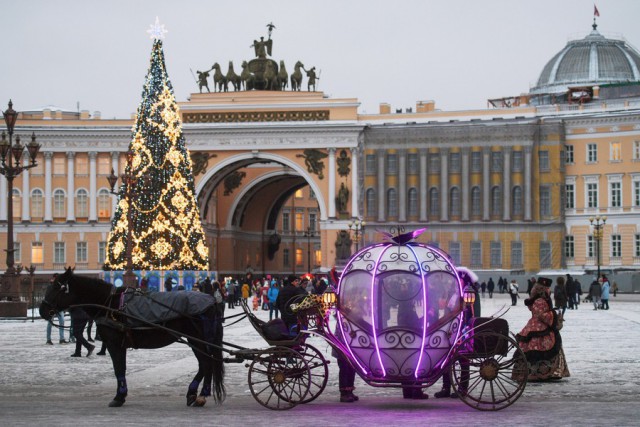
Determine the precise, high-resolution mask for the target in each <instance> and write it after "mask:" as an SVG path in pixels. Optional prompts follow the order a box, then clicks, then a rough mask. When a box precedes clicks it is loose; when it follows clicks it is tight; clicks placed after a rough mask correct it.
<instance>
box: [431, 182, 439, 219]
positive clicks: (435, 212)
mask: <svg viewBox="0 0 640 427" xmlns="http://www.w3.org/2000/svg"><path fill="white" fill-rule="evenodd" d="M439 214H440V193H438V189H437V188H435V187H433V188H432V189H431V190H429V216H430V217H432V218H434V219H437V218H438V216H439Z"/></svg>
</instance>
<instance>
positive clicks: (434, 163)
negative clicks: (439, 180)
mask: <svg viewBox="0 0 640 427" xmlns="http://www.w3.org/2000/svg"><path fill="white" fill-rule="evenodd" d="M429 173H431V174H435V173H440V153H430V154H429Z"/></svg>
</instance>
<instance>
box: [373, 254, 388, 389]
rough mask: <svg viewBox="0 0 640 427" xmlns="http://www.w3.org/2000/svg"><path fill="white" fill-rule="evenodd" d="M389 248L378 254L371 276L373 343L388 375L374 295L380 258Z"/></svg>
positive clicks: (384, 372) (383, 370) (379, 360)
mask: <svg viewBox="0 0 640 427" xmlns="http://www.w3.org/2000/svg"><path fill="white" fill-rule="evenodd" d="M386 250H387V248H386V247H385V248H383V249H382V250H381V251H380V255H378V259H377V260H376V263H375V266H374V267H373V276H372V278H371V326H372V327H373V345H374V346H375V349H376V356H377V357H378V363H380V367H381V368H382V376H383V377H386V376H387V371H386V369H384V365H383V364H382V357H381V356H380V346H379V345H378V333H377V329H376V314H375V312H376V310H375V308H376V304H374V303H377V302H378V301H376V300H374V299H373V298H374V296H375V292H374V286H373V285H374V284H375V280H376V276H377V274H378V265H379V264H380V259H381V258H382V255H384V253H385V251H386Z"/></svg>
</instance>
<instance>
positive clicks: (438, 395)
mask: <svg viewBox="0 0 640 427" xmlns="http://www.w3.org/2000/svg"><path fill="white" fill-rule="evenodd" d="M434 396H435V397H436V399H441V398H443V397H449V396H451V389H449V388H444V387H443V388H442V390H440V391H437V392H436V393H435V394H434Z"/></svg>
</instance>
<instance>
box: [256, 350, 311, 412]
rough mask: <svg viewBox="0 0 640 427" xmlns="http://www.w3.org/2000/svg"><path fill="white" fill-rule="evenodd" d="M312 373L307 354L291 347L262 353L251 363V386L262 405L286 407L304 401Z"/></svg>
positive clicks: (288, 407)
mask: <svg viewBox="0 0 640 427" xmlns="http://www.w3.org/2000/svg"><path fill="white" fill-rule="evenodd" d="M310 384H311V374H310V372H309V365H308V364H307V362H306V361H305V360H304V357H302V355H301V354H300V353H298V352H297V351H295V350H292V349H290V348H287V347H273V348H270V349H268V350H264V351H262V352H260V353H258V354H257V355H256V356H255V358H254V359H253V362H252V363H251V365H250V366H249V388H250V390H251V394H252V395H253V397H254V398H255V399H256V400H257V401H258V403H259V404H261V405H262V406H264V407H266V408H269V409H274V410H283V409H291V408H293V407H294V406H296V405H297V404H298V403H301V402H302V401H303V400H304V398H305V397H306V396H307V394H308V393H309V387H310Z"/></svg>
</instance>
